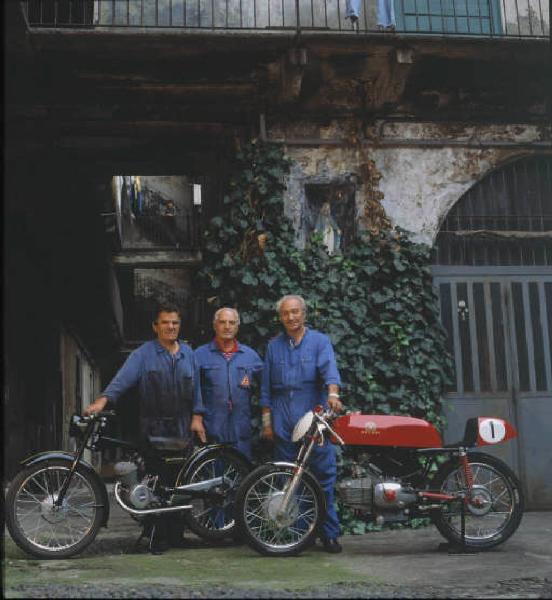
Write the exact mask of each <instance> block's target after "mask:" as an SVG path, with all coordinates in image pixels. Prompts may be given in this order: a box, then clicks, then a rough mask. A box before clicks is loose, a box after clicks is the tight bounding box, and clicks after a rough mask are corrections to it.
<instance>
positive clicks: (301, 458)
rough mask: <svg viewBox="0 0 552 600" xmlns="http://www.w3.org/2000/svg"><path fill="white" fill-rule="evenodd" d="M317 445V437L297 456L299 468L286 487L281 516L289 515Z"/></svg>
mask: <svg viewBox="0 0 552 600" xmlns="http://www.w3.org/2000/svg"><path fill="white" fill-rule="evenodd" d="M315 443H316V436H314V435H313V436H312V437H311V439H310V441H309V443H308V444H303V445H302V446H301V449H300V450H299V454H298V456H297V461H296V463H297V466H296V467H295V468H294V472H293V477H292V478H291V480H290V481H289V483H288V484H287V486H286V490H285V491H284V497H283V499H282V503H281V505H280V514H282V515H285V514H286V513H287V509H288V506H289V503H290V501H291V499H292V498H293V496H294V494H295V492H296V491H297V487H298V486H299V483H300V482H301V477H302V476H303V472H304V471H305V466H306V464H307V461H308V459H309V456H310V455H311V452H312V449H313V448H314V444H315Z"/></svg>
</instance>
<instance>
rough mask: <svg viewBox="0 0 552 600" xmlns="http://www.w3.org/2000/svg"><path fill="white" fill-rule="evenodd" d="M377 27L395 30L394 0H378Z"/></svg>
mask: <svg viewBox="0 0 552 600" xmlns="http://www.w3.org/2000/svg"><path fill="white" fill-rule="evenodd" d="M377 13H378V29H379V30H380V31H381V30H382V29H387V30H388V31H394V30H395V3H394V0H378V5H377Z"/></svg>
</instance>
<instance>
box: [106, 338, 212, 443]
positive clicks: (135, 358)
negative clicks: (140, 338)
mask: <svg viewBox="0 0 552 600" xmlns="http://www.w3.org/2000/svg"><path fill="white" fill-rule="evenodd" d="M178 343H179V346H180V347H179V349H178V352H176V354H171V353H170V352H168V351H167V350H166V349H165V348H163V346H161V344H160V343H159V342H158V341H157V340H152V341H150V342H146V343H145V344H142V345H141V346H140V347H138V348H136V350H134V352H132V353H131V354H130V356H129V357H128V358H127V359H126V361H125V363H124V364H123V366H122V367H121V369H120V370H119V372H118V373H117V375H115V377H114V378H113V380H112V381H111V383H110V384H109V385H108V386H107V387H106V388H105V390H104V391H103V393H102V395H103V396H107V398H108V399H109V400H111V401H113V402H116V401H117V400H118V399H119V397H120V396H121V395H122V394H123V393H124V392H126V391H128V390H129V389H131V388H132V387H134V386H136V388H137V392H138V398H139V402H140V425H141V433H142V435H143V436H145V437H146V438H150V439H151V438H155V437H174V438H181V439H183V440H191V432H190V422H191V416H192V413H197V414H203V413H204V412H205V409H204V407H203V400H202V398H201V388H200V385H199V370H198V368H197V364H196V361H195V357H194V353H193V351H192V350H191V348H190V347H189V346H187V345H186V344H185V343H184V342H183V341H180V340H179V342H178Z"/></svg>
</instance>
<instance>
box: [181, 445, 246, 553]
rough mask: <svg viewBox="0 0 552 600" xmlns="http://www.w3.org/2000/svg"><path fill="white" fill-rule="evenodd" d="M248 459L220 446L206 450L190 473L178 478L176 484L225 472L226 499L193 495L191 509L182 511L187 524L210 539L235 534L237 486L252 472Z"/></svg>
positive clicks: (224, 495) (195, 531)
mask: <svg viewBox="0 0 552 600" xmlns="http://www.w3.org/2000/svg"><path fill="white" fill-rule="evenodd" d="M249 471H250V467H249V465H248V464H247V461H245V460H243V459H241V458H240V457H239V456H237V455H236V453H235V452H228V451H226V450H225V449H224V448H217V449H215V450H213V451H212V452H209V454H206V455H205V457H204V459H203V460H201V461H200V462H199V463H198V464H197V465H195V467H194V468H193V469H192V471H191V472H190V473H188V475H187V476H186V477H185V478H184V477H183V478H180V476H179V479H178V480H177V484H176V485H186V484H190V483H198V482H200V481H204V480H205V479H209V478H212V477H220V476H224V478H225V480H226V481H225V483H224V484H223V486H224V489H223V490H222V492H223V499H222V500H220V499H210V498H194V499H193V500H191V502H190V503H191V504H192V506H193V508H192V509H190V510H187V511H186V512H184V513H183V519H184V521H185V523H186V525H187V526H188V527H189V529H190V530H191V531H193V533H195V534H196V535H198V536H199V537H201V538H203V539H204V540H209V541H219V540H223V539H225V538H227V537H233V536H234V535H235V532H236V519H235V516H234V512H235V511H234V500H235V496H236V492H237V489H238V487H239V485H240V483H241V481H242V480H243V479H244V477H245V475H246V474H247V473H249Z"/></svg>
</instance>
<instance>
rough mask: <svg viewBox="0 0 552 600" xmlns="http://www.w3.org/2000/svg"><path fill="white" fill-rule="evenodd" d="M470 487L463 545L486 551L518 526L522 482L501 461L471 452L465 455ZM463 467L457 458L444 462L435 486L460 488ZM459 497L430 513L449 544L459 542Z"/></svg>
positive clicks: (446, 488) (443, 489) (448, 491)
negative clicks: (471, 482)
mask: <svg viewBox="0 0 552 600" xmlns="http://www.w3.org/2000/svg"><path fill="white" fill-rule="evenodd" d="M468 460H469V464H470V466H471V471H472V475H473V488H472V493H471V496H470V499H469V501H468V503H467V504H466V506H465V546H466V547H467V548H472V549H477V550H487V549H488V548H492V547H494V546H497V545H498V544H502V543H503V542H505V541H506V540H507V539H508V538H509V537H510V536H511V535H512V534H513V533H514V532H515V531H516V529H517V528H518V527H519V524H520V523H521V518H522V516H523V510H524V499H523V493H522V490H521V485H520V482H519V480H518V478H517V477H516V476H515V474H514V473H513V471H512V470H511V469H510V468H509V467H508V466H507V465H506V464H504V463H503V462H502V461H501V460H499V459H497V458H495V457H494V456H490V455H488V454H483V453H480V452H473V453H470V454H468ZM463 481H464V479H463V472H462V467H461V466H460V465H459V464H458V461H457V460H454V461H452V460H451V461H448V462H446V463H444V464H443V465H442V466H441V467H440V469H439V471H438V472H437V474H436V478H435V487H436V488H438V489H440V491H441V492H442V493H450V492H455V491H459V490H460V489H462V488H463V487H464V486H463ZM460 502H461V500H458V501H457V502H455V503H453V504H450V505H447V506H444V507H443V508H441V509H440V510H438V511H435V512H434V513H433V515H432V516H433V522H434V524H435V526H436V527H437V529H438V530H439V532H440V533H441V534H442V535H443V536H444V537H445V538H446V539H447V540H449V541H450V542H451V543H453V544H455V545H460V544H461V542H462V536H461V504H460Z"/></svg>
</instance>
